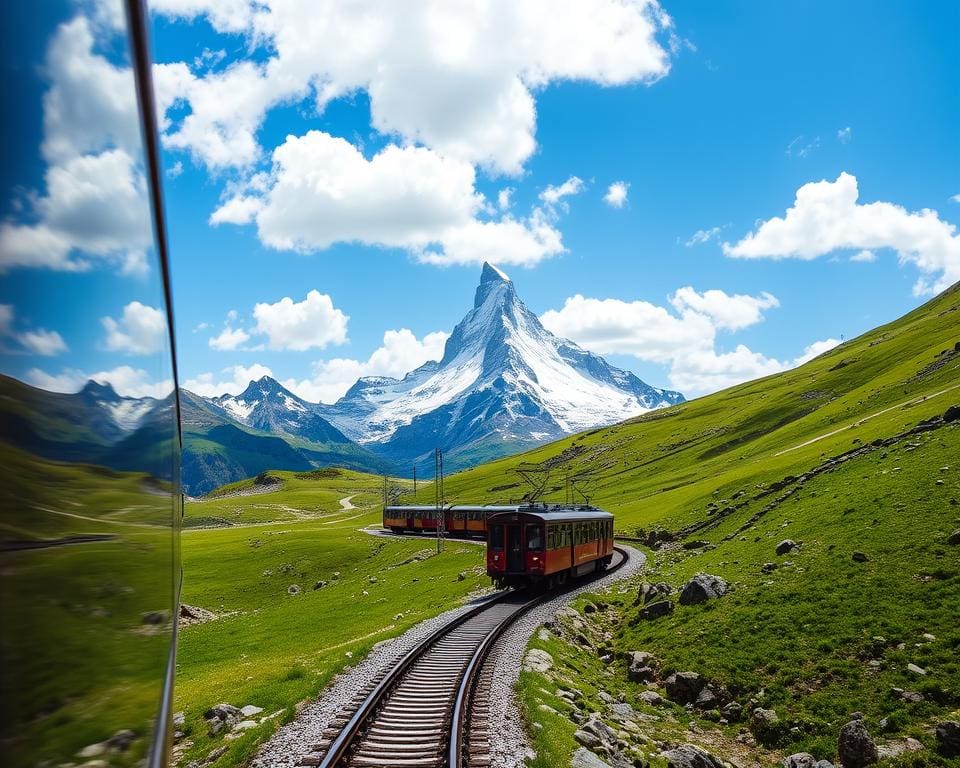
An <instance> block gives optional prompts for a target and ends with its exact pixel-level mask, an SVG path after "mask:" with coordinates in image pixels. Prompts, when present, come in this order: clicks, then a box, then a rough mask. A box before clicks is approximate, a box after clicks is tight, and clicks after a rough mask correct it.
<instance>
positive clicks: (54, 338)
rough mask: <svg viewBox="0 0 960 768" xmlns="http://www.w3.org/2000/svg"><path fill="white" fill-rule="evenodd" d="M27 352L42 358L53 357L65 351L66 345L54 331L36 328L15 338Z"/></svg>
mask: <svg viewBox="0 0 960 768" xmlns="http://www.w3.org/2000/svg"><path fill="white" fill-rule="evenodd" d="M17 340H18V341H19V342H20V343H21V344H23V346H24V347H25V348H26V350H27V351H28V352H32V353H33V354H35V355H43V356H44V357H53V356H54V355H59V354H60V353H61V352H66V351H67V343H66V342H65V341H64V340H63V337H62V336H61V335H60V334H59V333H57V332H56V331H47V330H45V329H43V328H38V329H37V330H35V331H24V332H23V333H21V334H19V335H18V336H17Z"/></svg>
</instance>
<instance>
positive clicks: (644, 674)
mask: <svg viewBox="0 0 960 768" xmlns="http://www.w3.org/2000/svg"><path fill="white" fill-rule="evenodd" d="M655 664H656V659H654V657H653V654H652V653H647V652H646V651H634V652H633V653H632V654H630V666H628V667H627V679H628V680H630V681H631V682H634V683H646V682H649V681H651V680H654V679H655V678H656V676H657V673H656V671H655V670H654V668H653V665H655Z"/></svg>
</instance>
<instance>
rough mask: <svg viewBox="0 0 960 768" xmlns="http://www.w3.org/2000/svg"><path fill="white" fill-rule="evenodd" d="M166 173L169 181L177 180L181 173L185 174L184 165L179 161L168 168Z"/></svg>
mask: <svg viewBox="0 0 960 768" xmlns="http://www.w3.org/2000/svg"><path fill="white" fill-rule="evenodd" d="M166 173H167V178H168V179H175V178H177V177H178V176H179V175H180V174H181V173H183V163H182V162H180V161H179V160H177V162H175V163H174V164H173V165H171V166H170V167H169V168H167V171H166Z"/></svg>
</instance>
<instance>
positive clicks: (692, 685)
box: [664, 672, 706, 704]
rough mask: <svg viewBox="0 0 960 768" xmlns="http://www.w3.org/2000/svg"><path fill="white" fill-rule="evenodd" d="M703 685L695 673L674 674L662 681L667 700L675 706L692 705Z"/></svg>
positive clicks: (702, 680) (702, 681) (703, 682)
mask: <svg viewBox="0 0 960 768" xmlns="http://www.w3.org/2000/svg"><path fill="white" fill-rule="evenodd" d="M705 684H706V681H705V680H704V679H703V678H702V677H701V676H700V675H699V674H697V673H696V672H675V673H674V674H672V675H670V677H668V678H667V679H666V680H665V681H664V685H665V686H666V689H667V698H668V699H670V701H674V702H676V703H677V704H693V702H695V701H696V700H697V696H699V695H700V691H702V690H703V686H704V685H705Z"/></svg>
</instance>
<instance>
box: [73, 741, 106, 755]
mask: <svg viewBox="0 0 960 768" xmlns="http://www.w3.org/2000/svg"><path fill="white" fill-rule="evenodd" d="M106 751H107V745H106V744H105V743H104V742H99V743H97V744H88V745H87V746H85V747H84V748H83V749H81V750H80V751H79V752H77V757H82V758H90V757H100V755H102V754H103V753H104V752H106Z"/></svg>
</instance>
